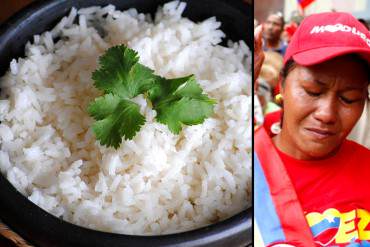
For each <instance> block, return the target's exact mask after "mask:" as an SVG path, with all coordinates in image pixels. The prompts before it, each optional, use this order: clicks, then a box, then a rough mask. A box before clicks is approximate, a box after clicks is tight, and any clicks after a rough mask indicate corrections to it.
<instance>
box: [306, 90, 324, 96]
mask: <svg viewBox="0 0 370 247" xmlns="http://www.w3.org/2000/svg"><path fill="white" fill-rule="evenodd" d="M305 91H306V93H307V94H308V95H310V96H312V97H318V96H320V94H321V92H314V91H309V90H307V89H305Z"/></svg>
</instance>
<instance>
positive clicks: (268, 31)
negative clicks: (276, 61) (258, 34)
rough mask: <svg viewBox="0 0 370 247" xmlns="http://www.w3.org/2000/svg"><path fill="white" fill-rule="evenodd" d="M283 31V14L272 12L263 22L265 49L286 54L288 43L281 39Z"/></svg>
mask: <svg viewBox="0 0 370 247" xmlns="http://www.w3.org/2000/svg"><path fill="white" fill-rule="evenodd" d="M283 31H284V17H283V15H282V14H281V13H280V12H278V13H274V14H270V15H269V16H268V17H267V19H266V21H265V23H264V24H263V40H264V42H263V50H264V51H275V52H278V53H280V54H281V55H282V56H284V54H285V50H286V47H287V44H286V43H285V42H284V41H283V40H282V39H281V34H282V32H283Z"/></svg>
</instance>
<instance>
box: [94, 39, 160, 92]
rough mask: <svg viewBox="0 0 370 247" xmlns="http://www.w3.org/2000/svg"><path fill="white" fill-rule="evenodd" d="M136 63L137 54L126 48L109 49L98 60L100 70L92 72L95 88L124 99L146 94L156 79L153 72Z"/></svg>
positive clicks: (121, 46)
mask: <svg viewBox="0 0 370 247" xmlns="http://www.w3.org/2000/svg"><path fill="white" fill-rule="evenodd" d="M138 61H139V57H138V55H137V52H135V51H134V50H132V49H129V48H127V47H126V46H123V45H120V46H114V47H112V48H109V49H108V50H107V51H106V53H105V54H104V55H103V56H101V57H100V59H99V64H100V68H99V69H98V70H96V71H94V72H93V75H92V79H93V80H94V81H95V83H94V85H95V87H96V88H98V89H100V90H103V91H104V92H105V93H114V94H116V95H118V96H120V97H122V98H125V99H131V98H134V97H136V96H138V95H139V94H142V93H144V92H146V91H147V90H148V89H150V88H151V87H152V84H153V83H154V79H155V78H156V77H155V76H154V74H153V70H151V69H149V68H147V67H145V66H144V65H141V64H139V63H138Z"/></svg>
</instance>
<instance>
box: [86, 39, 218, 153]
mask: <svg viewBox="0 0 370 247" xmlns="http://www.w3.org/2000/svg"><path fill="white" fill-rule="evenodd" d="M92 79H93V80H94V85H95V87H96V88H98V89H99V90H102V91H103V92H104V95H103V96H101V97H98V98H96V99H95V100H94V101H93V102H91V103H90V105H89V107H88V112H89V114H90V116H91V117H93V118H94V119H95V120H96V122H94V124H93V126H92V130H93V132H94V133H95V136H96V138H97V139H98V140H99V141H100V144H101V145H106V146H108V147H114V148H115V149H117V148H118V147H119V146H120V144H121V142H122V139H123V138H124V139H125V140H131V139H133V138H134V137H135V135H136V134H137V132H138V131H139V130H140V129H141V127H142V126H143V125H144V123H145V117H144V116H143V115H142V114H141V113H140V107H139V105H138V104H136V103H135V102H133V101H132V100H131V99H133V98H134V97H136V96H138V95H140V94H143V95H144V97H145V98H146V99H147V100H148V101H150V102H151V105H152V106H153V109H154V110H155V111H156V112H157V116H156V120H157V121H158V122H160V123H162V124H165V125H167V126H168V128H169V130H170V131H171V132H172V133H174V134H179V133H180V131H181V130H182V126H183V125H196V124H201V123H203V122H204V120H205V119H206V118H208V117H210V116H211V115H212V114H213V110H214V105H215V104H216V101H215V100H214V99H210V98H209V97H208V96H207V95H206V94H204V93H203V90H202V88H201V87H200V85H199V84H198V83H197V82H196V80H195V77H194V76H193V75H190V76H186V77H181V78H175V79H166V78H163V77H160V76H158V75H155V74H154V71H153V70H151V69H150V68H148V67H146V66H144V65H142V64H140V63H139V56H138V54H137V52H136V51H134V50H132V49H129V48H128V47H126V46H124V45H119V46H115V47H112V48H110V49H108V50H107V51H106V52H105V54H104V55H102V56H101V57H100V58H99V68H98V69H97V70H96V71H94V72H93V74H92Z"/></svg>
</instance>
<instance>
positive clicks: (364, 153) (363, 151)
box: [343, 139, 370, 162]
mask: <svg viewBox="0 0 370 247" xmlns="http://www.w3.org/2000/svg"><path fill="white" fill-rule="evenodd" d="M343 145H344V148H343V151H344V152H348V153H349V154H351V155H354V156H356V157H358V158H359V159H361V160H368V161H369V162H370V149H368V148H366V147H365V146H362V145H360V144H358V143H357V142H354V141H351V140H348V139H347V140H345V141H344V143H343Z"/></svg>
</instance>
